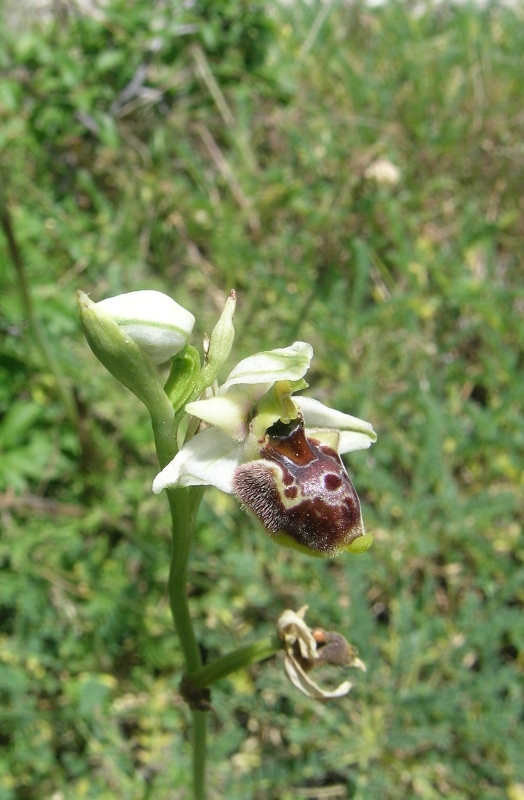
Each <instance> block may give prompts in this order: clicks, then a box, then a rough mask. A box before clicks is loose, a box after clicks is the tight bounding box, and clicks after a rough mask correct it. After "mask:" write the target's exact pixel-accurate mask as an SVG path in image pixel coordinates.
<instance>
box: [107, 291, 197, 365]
mask: <svg viewBox="0 0 524 800" xmlns="http://www.w3.org/2000/svg"><path fill="white" fill-rule="evenodd" d="M95 306H96V309H97V310H100V311H103V312H104V314H107V315H108V316H109V317H111V319H112V320H114V322H116V323H117V324H118V326H119V327H120V328H121V330H122V331H123V332H124V333H125V334H127V335H128V336H129V337H130V338H131V339H132V340H133V341H134V342H135V343H136V344H137V345H138V346H139V347H140V348H141V349H142V350H143V351H144V352H145V353H146V355H148V356H149V358H150V359H151V361H152V362H153V364H163V363H164V362H165V361H167V360H168V359H170V358H172V357H173V356H174V355H176V354H177V353H179V352H180V351H181V350H182V348H183V347H185V345H186V344H187V340H188V339H189V336H190V335H191V331H192V330H193V325H194V324H195V318H194V316H193V314H192V313H191V312H190V311H188V310H187V309H185V308H183V307H182V306H180V305H179V304H178V303H176V302H175V301H174V300H173V299H172V298H171V297H168V296H167V294H163V293H162V292H156V291H153V290H150V289H146V290H144V291H138V292H128V293H127V294H119V295H117V296H116V297H108V298H107V300H101V301H100V302H99V303H95Z"/></svg>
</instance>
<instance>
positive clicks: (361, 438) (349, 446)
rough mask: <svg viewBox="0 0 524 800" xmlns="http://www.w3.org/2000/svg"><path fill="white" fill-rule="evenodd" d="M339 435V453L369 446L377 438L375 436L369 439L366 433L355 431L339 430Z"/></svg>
mask: <svg viewBox="0 0 524 800" xmlns="http://www.w3.org/2000/svg"><path fill="white" fill-rule="evenodd" d="M339 436H340V439H339V442H338V452H339V455H342V453H352V452H353V451H354V450H365V449H366V448H367V447H371V445H372V444H373V442H374V441H375V439H376V438H377V437H376V436H375V439H371V438H370V437H369V436H368V434H367V433H358V432H357V431H340V433H339Z"/></svg>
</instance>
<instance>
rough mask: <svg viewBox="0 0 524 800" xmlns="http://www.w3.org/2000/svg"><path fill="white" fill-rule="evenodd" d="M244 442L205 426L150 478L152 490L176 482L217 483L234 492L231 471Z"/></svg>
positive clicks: (182, 483)
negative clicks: (160, 470) (153, 478)
mask: <svg viewBox="0 0 524 800" xmlns="http://www.w3.org/2000/svg"><path fill="white" fill-rule="evenodd" d="M243 453H244V448H243V445H241V444H238V443H237V442H235V441H234V440H233V439H231V437H229V436H227V435H226V434H225V433H223V432H222V431H221V430H220V429H219V428H206V429H205V430H203V431H202V432H201V433H199V434H197V436H194V437H193V439H191V440H190V441H189V442H187V444H185V445H184V447H183V448H182V450H180V451H179V453H177V455H176V456H175V457H174V459H173V461H171V462H170V463H169V464H168V465H167V467H164V469H163V470H162V472H160V473H159V474H158V475H157V476H156V478H155V480H154V481H153V492H154V493H155V494H160V492H161V491H162V489H171V488H173V487H175V486H177V487H183V486H204V485H207V484H209V485H211V486H216V488H217V489H220V490H221V491H222V492H227V494H233V475H234V472H235V470H236V468H237V467H238V465H239V464H241V463H242V459H243Z"/></svg>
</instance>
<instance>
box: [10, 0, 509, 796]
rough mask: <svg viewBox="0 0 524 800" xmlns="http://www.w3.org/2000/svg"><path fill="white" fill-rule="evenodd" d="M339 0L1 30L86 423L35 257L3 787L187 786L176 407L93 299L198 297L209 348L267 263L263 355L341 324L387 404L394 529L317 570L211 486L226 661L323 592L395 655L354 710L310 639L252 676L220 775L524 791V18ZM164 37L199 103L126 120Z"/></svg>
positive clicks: (23, 179) (17, 174)
mask: <svg viewBox="0 0 524 800" xmlns="http://www.w3.org/2000/svg"><path fill="white" fill-rule="evenodd" d="M319 9H320V6H319V5H316V4H314V5H311V6H309V5H305V4H302V3H301V2H297V3H294V4H292V5H290V6H283V7H281V6H280V5H276V6H275V7H272V6H269V5H268V4H264V3H261V4H259V5H257V4H256V3H254V4H248V3H244V2H241V0H229V1H228V2H227V3H224V4H213V3H208V2H201V3H198V4H197V5H196V6H194V7H193V8H191V9H188V10H186V11H184V12H180V13H178V12H176V13H175V11H174V10H173V8H169V9H167V10H166V11H165V13H164V12H163V11H162V10H160V9H159V10H157V11H155V10H154V9H152V8H151V4H149V3H146V2H143V3H142V2H138V3H135V4H132V8H131V7H130V6H128V4H120V3H118V2H116V0H111V2H109V3H108V4H107V5H106V6H105V7H104V15H103V18H102V19H101V20H98V19H96V18H94V17H89V16H85V15H82V14H79V13H78V14H77V13H75V14H73V13H68V14H65V15H64V16H62V17H57V18H56V19H54V18H51V19H47V20H44V21H43V22H41V23H35V24H34V27H31V28H28V27H24V29H23V30H20V31H19V32H18V33H17V35H16V36H11V35H10V36H9V37H8V36H7V33H3V34H1V36H2V48H1V51H0V69H1V75H0V144H1V146H2V149H1V152H0V169H1V175H2V179H3V181H4V190H5V193H6V196H7V198H8V201H9V208H10V213H11V216H12V220H13V225H14V228H15V232H16V236H17V240H18V244H19V248H20V250H21V252H22V254H23V257H24V261H25V264H26V271H27V276H28V280H29V282H30V286H31V291H32V297H33V301H34V306H35V309H36V312H37V314H38V315H39V317H40V319H41V321H42V325H43V326H44V328H45V331H46V334H47V337H48V339H49V342H50V344H51V347H52V350H53V353H54V355H55V357H56V359H57V360H58V362H59V364H60V366H61V369H62V371H63V373H64V375H65V376H66V378H67V381H68V382H69V385H70V386H71V387H73V388H74V390H75V393H76V395H77V397H78V399H79V408H80V412H81V429H82V436H81V437H80V438H79V436H78V432H77V431H75V430H74V429H73V428H72V427H71V425H70V424H69V423H68V422H67V421H66V419H65V414H64V410H63V407H62V404H61V401H60V396H59V394H58V392H57V387H56V383H55V380H54V378H53V376H52V375H51V373H50V372H49V369H48V367H47V366H46V365H45V363H44V362H43V360H42V356H41V352H40V350H39V348H38V347H37V346H36V345H35V343H34V342H33V341H32V340H31V337H30V335H29V331H28V329H27V326H26V321H25V312H24V309H23V307H22V304H21V302H20V293H19V286H18V284H17V281H16V279H15V271H14V269H13V265H12V263H11V261H10V259H9V257H8V255H7V251H6V252H5V253H4V252H3V251H2V252H0V276H1V284H2V290H1V292H0V337H1V338H0V415H1V419H0V446H1V449H2V457H1V463H0V489H1V494H0V515H1V516H0V519H1V529H2V532H1V538H0V570H1V576H0V698H1V700H2V704H1V706H2V707H1V710H0V741H1V744H2V751H1V753H0V800H15V798H16V800H19V799H20V800H37V798H38V800H41V798H50V799H51V798H53V800H80V799H81V798H94V799H96V800H113V799H114V800H116V799H117V798H126V800H128V799H129V800H148V799H150V800H153V799H154V800H163V798H165V799H166V800H167V798H169V800H174V798H183V797H187V791H186V790H185V788H184V787H185V786H186V785H187V782H188V776H189V757H190V755H189V745H188V741H187V737H188V724H189V716H188V713H187V711H186V709H185V708H184V706H183V703H182V701H181V700H180V698H179V696H178V693H177V687H178V681H179V677H180V669H181V664H182V662H181V655H180V651H179V648H178V644H177V641H176V638H175V635H174V633H173V628H172V622H171V619H170V614H169V608H168V603H167V594H166V580H167V570H168V552H169V523H168V514H167V509H166V503H165V499H164V498H162V497H154V496H152V494H151V492H150V484H151V480H152V477H153V476H154V474H155V460H154V452H153V447H152V443H151V437H150V431H149V424H148V421H147V418H146V413H145V411H144V410H143V409H142V408H141V407H140V405H139V403H138V402H137V401H135V399H134V398H133V397H132V396H131V395H130V394H129V393H127V392H126V391H125V390H124V389H121V388H120V387H119V386H118V385H117V384H116V382H115V381H114V380H113V379H112V378H111V377H110V376H109V375H107V374H106V373H104V371H103V369H102V367H101V366H100V365H98V364H97V363H96V362H95V360H94V358H93V356H92V355H91V353H90V351H89V350H88V348H87V346H86V344H85V342H84V341H83V340H82V337H81V333H80V328H79V324H78V322H77V318H76V310H75V291H76V289H77V288H82V289H83V290H85V291H89V292H90V293H91V296H92V297H93V299H95V300H98V299H101V298H102V297H105V296H109V295H111V294H116V293H118V292H121V291H127V290H133V289H137V288H156V289H160V290H162V291H165V292H167V293H168V294H172V295H173V296H174V297H175V298H176V299H177V301H178V302H180V303H182V304H183V305H185V306H187V307H188V308H190V309H191V310H192V311H193V312H194V313H195V314H196V315H197V324H196V333H195V336H194V343H195V344H196V343H198V341H199V340H200V338H201V336H202V334H203V333H204V332H205V331H207V332H209V331H210V330H211V329H212V327H213V325H214V323H215V321H216V318H217V315H218V313H219V311H220V309H221V306H222V303H223V301H224V299H225V297H226V295H227V292H228V291H229V289H230V288H231V287H235V288H236V290H237V293H238V296H239V305H238V315H237V326H236V327H237V343H236V347H235V350H234V353H233V356H232V359H231V363H232V364H233V363H235V362H236V361H237V360H239V359H240V358H241V357H244V356H246V355H248V354H249V353H252V352H254V351H255V350H258V349H263V348H272V347H277V346H285V345H288V344H290V343H291V342H292V341H293V340H295V339H303V340H306V341H309V342H311V343H312V344H313V346H314V348H315V359H314V361H313V367H312V370H311V372H310V373H309V376H308V381H309V383H310V389H309V392H310V393H311V394H312V395H313V396H315V397H317V398H318V399H321V400H324V401H326V402H329V403H330V404H332V405H334V406H335V407H337V408H340V409H341V410H343V411H346V412H348V413H352V414H355V415H357V416H360V417H362V418H364V419H368V420H370V421H371V422H372V423H373V425H374V427H375V429H376V430H377V432H378V434H379V440H378V442H377V444H376V445H374V446H373V448H372V449H371V450H370V451H366V452H361V453H355V454H353V455H351V456H350V457H349V458H348V459H347V464H348V469H349V472H350V475H351V476H352V479H353V481H354V483H355V485H356V487H357V490H358V491H359V494H360V496H361V499H362V503H363V508H364V518H365V521H366V525H367V528H368V529H369V530H372V531H373V532H374V533H375V544H374V545H373V547H372V549H371V550H370V551H369V552H368V553H366V554H364V555H361V556H355V557H349V556H348V557H341V558H339V559H337V560H334V561H327V562H324V561H319V560H317V559H314V560H313V559H311V560H309V559H307V558H306V557H305V556H302V555H300V554H298V553H295V552H292V551H286V550H283V549H279V548H277V547H276V546H275V545H274V544H273V543H272V542H271V541H270V540H269V538H268V537H267V536H266V535H265V534H264V532H263V531H262V529H261V528H259V527H258V526H257V525H256V524H255V523H254V522H253V521H251V520H250V519H248V518H247V517H246V516H245V515H244V514H243V513H242V512H241V511H240V510H239V509H238V507H237V504H236V502H235V501H234V499H232V498H230V497H227V496H225V495H221V494H219V493H218V492H215V491H214V490H210V491H208V492H207V494H206V500H205V504H204V506H203V510H202V514H201V517H200V519H199V529H198V535H197V537H196V542H195V548H194V552H193V554H192V559H191V565H190V591H191V604H192V609H193V612H194V615H195V622H196V627H197V631H198V635H199V638H200V640H201V642H202V646H203V647H204V649H205V651H206V652H207V653H208V654H209V655H210V656H211V655H215V654H218V653H224V652H225V651H227V650H229V649H231V648H232V647H234V646H235V645H240V644H243V643H245V642H248V641H250V640H253V639H254V638H256V637H257V636H258V635H262V634H265V633H268V632H270V631H271V630H272V627H273V625H274V622H275V620H276V618H277V617H278V616H279V614H280V613H281V611H282V610H283V609H284V608H286V607H291V608H298V607H300V606H301V605H303V604H304V603H307V604H309V607H310V610H309V612H308V619H309V620H310V621H311V623H312V624H318V625H322V626H324V627H326V628H328V629H329V628H332V629H337V630H339V631H341V632H342V633H344V634H345V635H347V637H348V638H349V639H350V640H351V641H352V642H353V643H355V644H356V645H357V646H358V648H359V651H360V655H361V657H362V659H363V660H364V661H365V662H366V664H367V666H368V671H367V673H366V674H361V673H358V672H355V674H354V676H353V675H352V676H350V677H353V678H354V683H355V686H354V689H353V691H352V693H351V694H350V695H349V697H348V698H346V699H343V700H341V701H340V702H336V703H331V704H328V705H323V706H319V705H317V704H315V703H314V702H313V701H310V700H308V699H307V698H305V697H302V696H300V695H298V693H297V692H296V690H295V689H294V688H293V687H292V686H291V685H290V684H288V683H287V682H286V680H285V678H284V676H283V667H282V663H281V661H280V660H279V659H277V660H272V661H270V662H268V663H265V664H261V665H258V666H257V667H254V668H252V669H251V670H250V671H249V672H245V673H242V674H239V675H237V676H235V677H233V678H232V679H231V680H224V681H222V682H221V683H220V684H219V685H217V687H216V688H215V689H214V691H213V705H214V708H215V709H216V714H212V715H210V730H211V733H210V750H211V753H210V769H209V783H210V792H209V795H210V798H211V800H213V799H214V798H215V799H216V800H218V798H228V800H295V799H296V798H300V797H304V796H305V795H304V794H301V791H300V790H301V789H303V788H306V787H309V788H312V787H315V786H319V787H324V789H325V787H326V786H330V785H332V786H333V785H334V786H342V787H343V789H344V791H345V795H343V794H342V793H341V794H340V798H342V797H343V796H345V797H347V798H354V799H355V800H373V799H374V798H381V799H382V800H400V799H401V798H402V800H404V799H405V798H423V800H434V799H436V798H439V797H446V798H447V800H470V799H471V800H478V799H479V798H481V800H499V799H500V800H502V799H504V800H505V799H506V798H508V800H522V798H523V797H524V767H523V762H522V752H523V751H524V736H523V725H522V723H523V710H522V709H523V697H522V685H523V683H522V679H523V669H524V622H523V619H524V617H523V613H522V612H523V605H524V592H523V588H522V587H523V579H524V568H523V561H524V544H523V538H522V523H523V504H522V496H523V488H524V486H523V484H524V479H523V475H524V455H523V453H524V448H523V445H524V427H523V421H522V406H523V400H524V377H523V372H524V371H523V367H524V323H523V318H524V314H523V312H524V289H523V288H522V276H523V266H524V257H523V256H524V214H523V201H522V185H523V180H524V150H523V145H522V142H523V141H524V116H523V113H522V108H523V105H524V89H523V83H522V52H523V50H524V25H523V11H522V8H521V7H520V6H518V7H517V8H516V9H514V10H510V9H505V8H503V7H497V6H496V5H492V6H490V7H489V8H487V9H485V10H479V9H477V8H475V7H473V6H469V5H466V6H464V7H457V8H455V7H453V6H450V5H448V4H442V5H440V6H438V7H436V8H433V9H432V8H431V7H430V6H429V5H428V7H427V8H426V9H423V10H422V11H421V12H420V13H415V11H411V10H410V8H409V4H405V3H397V2H391V3H388V4H387V5H385V6H384V7H383V8H378V9H374V10H370V9H366V8H365V7H364V6H363V5H360V4H358V3H356V4H352V5H345V4H337V3H335V4H333V7H332V9H331V11H330V13H329V14H328V16H327V18H326V20H325V21H324V24H323V25H322V26H321V27H320V29H319V30H318V35H317V36H316V38H315V39H314V41H313V40H312V39H311V37H310V39H309V40H308V33H310V32H311V31H312V29H313V26H314V21H315V18H316V15H317V14H318V12H319ZM162 16H164V18H165V20H164V21H165V25H164V27H160V26H156V27H155V26H153V28H154V30H153V32H151V29H150V24H151V21H152V20H154V19H158V18H159V17H162ZM180 24H196V25H197V26H198V30H197V32H194V33H188V34H186V35H180V33H179V30H178V29H177V26H178V25H180ZM154 36H156V37H157V38H158V39H159V41H161V44H162V47H161V48H160V49H159V50H154V49H153V50H151V49H148V48H149V46H150V43H151V40H152V38H153V37H154ZM304 43H307V44H308V47H307V48H305V47H304ZM195 46H196V47H197V48H198V49H195ZM144 54H146V55H144ZM144 60H145V61H147V63H149V64H150V66H149V73H148V77H147V80H146V81H145V84H146V85H147V86H149V87H152V88H156V89H161V90H162V91H163V94H162V95H161V96H160V97H157V99H156V100H155V101H154V102H145V103H142V104H141V105H138V104H137V106H136V107H135V108H134V109H133V108H132V107H131V106H128V107H127V108H125V107H124V106H123V105H122V103H121V104H120V112H119V113H120V116H119V115H118V112H115V108H117V106H118V104H117V103H115V100H116V99H117V98H118V96H119V93H120V92H121V91H122V89H123V88H124V87H125V86H126V85H127V84H128V82H129V81H130V80H131V78H132V76H133V74H134V73H135V71H136V69H137V67H138V65H139V64H140V63H141V62H142V61H144ZM197 64H199V65H200V66H199V69H197V66H196V65H197ZM216 87H218V89H217V88H216ZM112 104H114V105H113V106H112ZM111 108H113V111H111ZM86 121H87V125H88V126H89V125H90V126H91V128H92V130H90V129H89V127H86ZM93 123H94V125H93ZM95 127H96V130H97V132H96V133H95V132H94V130H95ZM378 157H385V158H388V159H389V160H391V161H392V162H393V163H394V164H396V165H397V166H398V167H399V169H400V170H401V178H400V181H399V183H398V184H397V185H395V186H390V187H387V186H382V187H381V186H377V185H376V184H375V183H374V182H373V181H371V180H369V179H367V178H366V177H365V172H366V169H367V168H368V167H369V165H370V164H371V163H372V162H373V161H374V160H376V159H377V158H378ZM309 796H311V795H309ZM320 796H321V794H320V793H319V797H320Z"/></svg>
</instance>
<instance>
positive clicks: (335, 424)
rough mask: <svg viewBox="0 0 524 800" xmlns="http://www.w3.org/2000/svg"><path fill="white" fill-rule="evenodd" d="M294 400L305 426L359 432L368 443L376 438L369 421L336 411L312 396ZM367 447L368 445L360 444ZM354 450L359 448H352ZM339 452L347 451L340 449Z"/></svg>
mask: <svg viewBox="0 0 524 800" xmlns="http://www.w3.org/2000/svg"><path fill="white" fill-rule="evenodd" d="M293 399H294V400H295V402H297V403H298V405H299V406H300V410H301V411H302V414H303V416H304V422H305V424H306V428H309V427H312V428H315V427H316V428H335V429H336V430H340V431H351V432H355V433H361V434H363V435H364V436H366V437H367V438H368V439H369V444H371V443H372V442H375V441H376V440H377V434H376V433H375V431H374V430H373V427H372V425H370V423H369V422H364V420H363V419H358V417H352V416H350V415H349V414H343V413H342V411H336V410H335V409H334V408H329V406H325V405H324V404H323V403H319V401H318V400H314V399H313V398H312V397H294V398H293ZM362 446H363V447H369V445H362ZM352 449H354V450H356V449H360V448H356V447H355V448H352ZM340 452H341V453H345V452H348V451H347V450H341V451H340Z"/></svg>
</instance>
